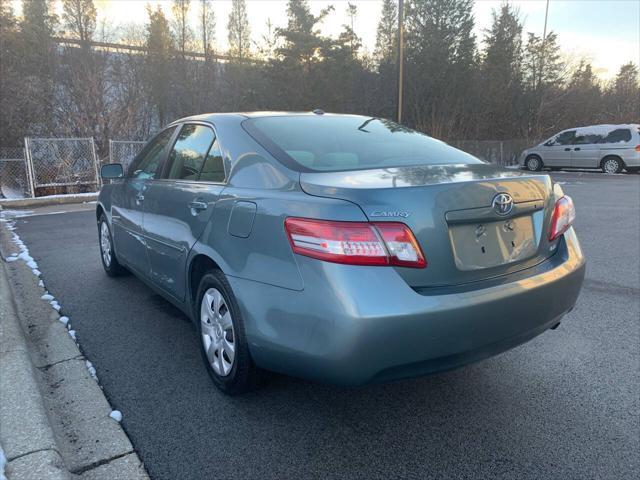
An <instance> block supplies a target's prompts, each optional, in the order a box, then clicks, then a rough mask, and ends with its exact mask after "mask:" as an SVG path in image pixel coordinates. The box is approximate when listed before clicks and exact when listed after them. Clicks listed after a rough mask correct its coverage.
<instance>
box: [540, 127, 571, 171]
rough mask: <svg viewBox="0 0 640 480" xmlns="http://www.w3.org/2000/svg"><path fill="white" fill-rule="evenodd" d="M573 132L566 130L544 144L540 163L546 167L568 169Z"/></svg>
mask: <svg viewBox="0 0 640 480" xmlns="http://www.w3.org/2000/svg"><path fill="white" fill-rule="evenodd" d="M575 135H576V131H575V130H566V131H564V132H561V133H559V134H558V135H557V136H556V137H555V138H552V139H550V140H549V141H548V142H546V143H545V144H544V145H543V146H542V149H541V152H542V161H543V162H544V165H545V166H547V167H570V166H571V152H572V150H573V139H574V138H575Z"/></svg>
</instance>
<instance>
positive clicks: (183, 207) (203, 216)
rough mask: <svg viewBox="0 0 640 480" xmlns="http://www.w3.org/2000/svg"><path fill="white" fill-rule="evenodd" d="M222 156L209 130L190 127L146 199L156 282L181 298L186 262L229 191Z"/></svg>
mask: <svg viewBox="0 0 640 480" xmlns="http://www.w3.org/2000/svg"><path fill="white" fill-rule="evenodd" d="M224 179H225V174H224V168H223V161H222V154H221V151H220V148H219V144H218V140H217V139H216V135H215V132H214V130H213V129H212V128H211V126H209V125H205V124H196V123H187V124H184V125H183V126H182V128H181V130H180V132H179V133H178V136H177V139H176V141H175V144H174V146H173V148H172V149H171V151H170V153H169V156H168V159H167V164H166V167H165V169H164V174H163V178H162V179H161V180H156V181H154V182H153V184H152V185H151V186H150V188H149V191H148V192H147V194H146V195H145V214H144V227H145V234H146V236H147V239H148V240H147V253H148V256H149V262H150V266H151V276H152V280H153V281H154V283H156V284H157V285H158V286H160V287H161V288H162V289H163V290H165V291H166V292H167V293H169V294H170V295H172V296H173V297H175V298H176V299H178V300H180V301H183V300H184V298H185V294H186V278H187V277H186V275H187V272H186V261H187V256H188V254H189V251H190V250H191V248H192V247H193V245H194V244H195V242H196V241H197V240H198V238H199V237H200V235H201V234H202V232H203V231H204V228H205V227H206V225H207V223H208V222H209V221H210V220H211V218H212V215H213V209H214V204H215V203H216V201H217V200H218V197H219V195H220V192H221V191H222V189H223V188H224V183H223V182H224Z"/></svg>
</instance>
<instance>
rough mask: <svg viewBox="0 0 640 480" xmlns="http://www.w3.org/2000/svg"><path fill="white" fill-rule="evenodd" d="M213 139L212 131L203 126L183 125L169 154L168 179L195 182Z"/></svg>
mask: <svg viewBox="0 0 640 480" xmlns="http://www.w3.org/2000/svg"><path fill="white" fill-rule="evenodd" d="M214 139H215V135H214V134H213V130H211V129H210V128H209V127H205V126H204V125H189V124H187V125H185V126H183V127H182V130H180V134H179V135H178V139H177V140H176V143H175V145H174V146H173V149H172V150H171V153H170V154H169V165H170V166H171V167H170V170H169V175H168V178H171V179H175V180H197V179H198V175H199V174H200V170H201V169H202V165H203V164H204V160H205V158H206V156H207V152H209V148H210V147H211V144H212V143H213V140H214Z"/></svg>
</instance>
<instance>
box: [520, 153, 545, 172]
mask: <svg viewBox="0 0 640 480" xmlns="http://www.w3.org/2000/svg"><path fill="white" fill-rule="evenodd" d="M542 165H543V164H542V159H541V158H540V157H539V156H537V155H530V156H528V157H527V159H526V160H525V161H524V166H525V167H526V168H527V170H529V171H531V172H539V171H540V170H542Z"/></svg>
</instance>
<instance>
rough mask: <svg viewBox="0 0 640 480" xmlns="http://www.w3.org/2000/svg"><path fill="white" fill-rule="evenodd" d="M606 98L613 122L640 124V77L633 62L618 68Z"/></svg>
mask: <svg viewBox="0 0 640 480" xmlns="http://www.w3.org/2000/svg"><path fill="white" fill-rule="evenodd" d="M607 97H608V98H607V100H608V102H607V103H608V104H609V105H610V106H609V107H608V110H609V114H610V115H611V117H612V118H613V119H615V121H618V122H622V123H640V76H639V75H638V67H637V66H636V65H635V64H634V63H633V62H629V63H626V64H624V65H622V66H621V67H620V70H619V71H618V74H617V75H616V78H615V80H614V82H613V85H612V88H611V89H610V92H608V95H607Z"/></svg>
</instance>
